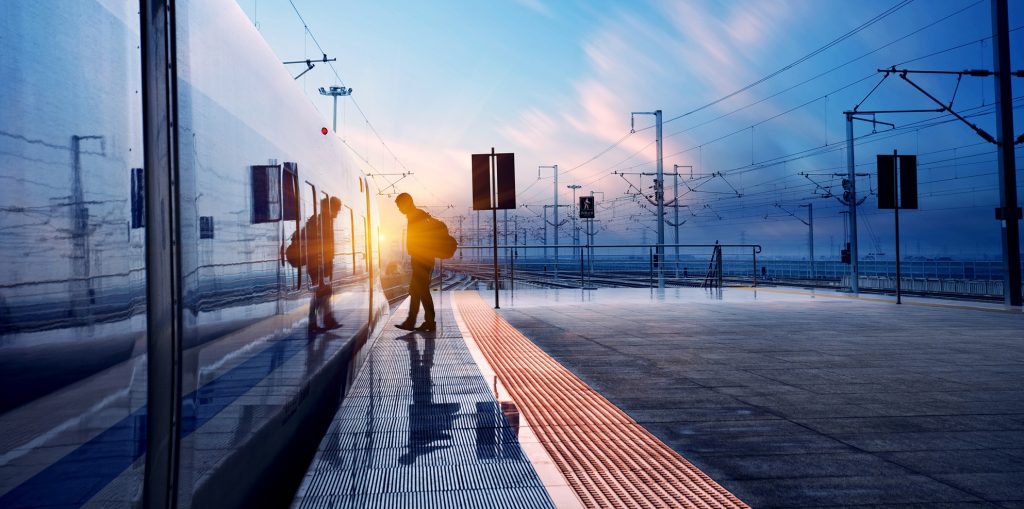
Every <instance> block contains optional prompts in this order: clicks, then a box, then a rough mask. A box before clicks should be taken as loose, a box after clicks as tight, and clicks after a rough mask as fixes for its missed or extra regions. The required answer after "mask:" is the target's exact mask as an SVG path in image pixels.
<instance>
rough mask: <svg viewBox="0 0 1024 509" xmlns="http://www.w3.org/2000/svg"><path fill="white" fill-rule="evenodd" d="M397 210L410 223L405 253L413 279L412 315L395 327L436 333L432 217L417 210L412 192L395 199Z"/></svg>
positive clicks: (410, 298) (410, 311)
mask: <svg viewBox="0 0 1024 509" xmlns="http://www.w3.org/2000/svg"><path fill="white" fill-rule="evenodd" d="M395 205H397V206H398V210H399V211H400V212H401V213H402V214H405V218H406V219H407V220H408V222H409V226H408V228H407V230H406V232H407V233H406V242H405V246H406V250H407V251H408V252H409V257H410V258H412V278H411V279H410V281H409V316H408V318H406V319H405V321H404V322H402V323H400V324H397V325H395V327H398V328H399V329H403V330H418V331H421V332H433V331H434V330H436V329H437V324H436V323H434V299H433V298H432V297H431V296H430V275H431V274H432V273H433V272H434V253H433V252H432V251H431V250H430V248H429V244H430V241H431V240H432V239H430V234H431V232H430V231H429V230H428V229H427V226H428V225H427V219H428V218H430V215H429V214H427V213H426V212H424V211H423V210H421V209H418V208H416V205H415V204H414V203H413V201H412V196H409V193H402V194H400V195H398V197H397V198H395ZM420 304H423V324H422V325H420V326H419V327H416V316H417V315H419V314H420Z"/></svg>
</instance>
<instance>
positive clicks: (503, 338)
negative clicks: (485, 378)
mask: <svg viewBox="0 0 1024 509" xmlns="http://www.w3.org/2000/svg"><path fill="white" fill-rule="evenodd" d="M455 304H456V307H457V309H458V310H459V313H460V314H461V315H462V319H463V322H464V323H465V324H466V327H467V328H468V329H469V331H470V333H471V334H472V337H473V339H474V340H475V341H476V343H477V345H479V347H480V350H481V351H482V352H483V354H484V356H485V357H486V358H487V362H488V363H490V365H491V367H492V368H493V369H494V371H495V373H497V375H498V378H499V379H500V380H501V383H502V384H504V386H505V388H506V390H508V392H509V394H510V395H511V396H512V398H513V399H514V400H515V402H516V406H517V407H518V408H519V411H520V412H521V413H522V415H523V416H524V417H526V419H527V420H528V421H529V423H530V426H531V427H532V428H533V430H534V432H535V433H536V435H537V437H538V439H539V440H540V442H541V443H542V444H543V445H544V447H545V448H546V449H547V451H548V453H549V454H550V455H551V457H552V459H553V460H554V462H555V463H556V464H557V465H558V468H559V469H560V470H561V471H562V473H563V474H564V475H565V477H566V479H567V480H568V481H569V484H570V485H571V486H572V488H573V489H574V490H575V491H576V494H577V495H578V496H579V497H580V499H581V500H582V501H583V503H584V505H586V506H587V507H591V508H607V507H630V508H650V507H664V508H676V507H694V508H726V507H730V508H731V507H748V506H747V505H746V504H744V503H743V502H741V501H740V500H739V499H738V498H736V496H734V495H733V494H732V493H729V492H728V491H726V489H725V488H723V487H722V486H721V485H719V484H718V483H716V482H715V481H714V480H712V479H711V478H710V477H708V476H707V475H706V474H704V472H701V471H700V470H699V469H698V468H697V467H695V466H693V464H691V463H690V462H689V461H686V459H684V458H683V457H682V456H680V455H679V454H678V453H676V452H675V451H673V450H672V449H671V448H669V447H668V446H666V445H665V444H664V443H662V442H661V441H660V440H658V439H657V438H656V437H655V436H654V435H651V434H650V433H649V432H648V431H647V430H646V429H644V428H643V426H641V425H639V424H638V423H637V422H636V421H634V420H633V419H632V418H630V417H629V416H628V415H626V414H625V413H624V412H622V411H621V410H619V408H618V407H616V406H615V405H613V404H612V403H611V402H609V401H608V400H607V399H605V398H604V397H602V396H601V395H600V394H598V393H597V392H595V391H594V390H593V389H591V388H590V387H589V386H587V384H585V383H583V381H582V380H580V379H579V378H577V377H576V376H575V375H573V374H572V373H571V372H569V370H567V369H565V368H564V367H562V365H561V364H559V363H558V362H556V361H555V360H554V359H552V358H551V357H549V356H548V355H547V354H546V353H544V351H543V350H541V349H540V348H539V347H537V346H536V345H534V344H533V342H531V341H530V340H529V339H528V338H527V337H526V336H524V335H523V334H522V333H520V332H519V331H518V330H516V329H515V327H512V325H510V324H509V323H508V322H506V321H505V320H504V319H502V318H501V317H500V316H499V315H498V314H497V313H495V312H494V310H492V309H491V307H490V306H489V305H488V304H487V303H485V302H484V301H483V299H482V298H481V297H480V296H479V295H478V294H477V293H476V292H458V293H457V294H456V297H455Z"/></svg>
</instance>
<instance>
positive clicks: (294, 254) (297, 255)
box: [284, 230, 305, 268]
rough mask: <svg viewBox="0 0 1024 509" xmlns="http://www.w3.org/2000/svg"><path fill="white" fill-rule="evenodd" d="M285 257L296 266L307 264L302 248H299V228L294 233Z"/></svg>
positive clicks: (285, 251)
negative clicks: (303, 257)
mask: <svg viewBox="0 0 1024 509" xmlns="http://www.w3.org/2000/svg"><path fill="white" fill-rule="evenodd" d="M284 259H285V260H287V261H288V264H289V265H291V266H292V267H295V268H299V267H301V266H303V265H305V261H304V260H303V259H302V250H301V249H299V230H295V233H293V234H292V238H291V240H290V241H289V242H288V247H286V248H285V250H284Z"/></svg>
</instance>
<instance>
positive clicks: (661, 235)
mask: <svg viewBox="0 0 1024 509" xmlns="http://www.w3.org/2000/svg"><path fill="white" fill-rule="evenodd" d="M636 115H654V125H655V131H654V132H655V134H654V139H655V142H656V145H657V163H658V164H657V167H658V173H657V177H655V180H654V199H655V201H656V202H657V204H658V212H657V214H658V245H657V247H656V248H655V261H656V262H657V268H658V288H665V272H664V267H663V265H664V263H663V262H664V257H665V168H664V164H663V161H662V157H661V154H662V147H661V142H662V139H661V110H654V111H640V112H637V111H634V112H633V113H631V114H630V119H629V123H630V132H636V130H635V128H634V127H633V119H634V118H635V117H636Z"/></svg>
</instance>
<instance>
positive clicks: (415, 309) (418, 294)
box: [396, 260, 430, 330]
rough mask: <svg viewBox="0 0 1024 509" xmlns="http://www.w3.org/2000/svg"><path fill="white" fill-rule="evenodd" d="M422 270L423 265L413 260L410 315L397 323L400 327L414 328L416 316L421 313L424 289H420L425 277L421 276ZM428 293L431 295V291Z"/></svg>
mask: <svg viewBox="0 0 1024 509" xmlns="http://www.w3.org/2000/svg"><path fill="white" fill-rule="evenodd" d="M420 272H422V267H421V265H420V264H418V263H416V261H415V260H414V261H413V262H412V277H411V278H410V279H409V316H408V317H406V319H405V321H404V322H402V323H400V324H398V325H396V327H398V328H399V329H405V330H412V329H413V328H414V327H416V316H418V315H419V314H420V300H421V299H422V295H423V291H422V290H421V289H420V285H421V284H422V279H423V278H422V277H420ZM428 290H429V288H428ZM427 295H428V296H429V295H430V294H429V292H428V293H427Z"/></svg>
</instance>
